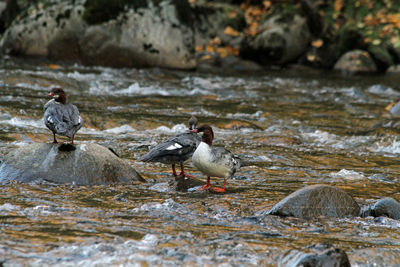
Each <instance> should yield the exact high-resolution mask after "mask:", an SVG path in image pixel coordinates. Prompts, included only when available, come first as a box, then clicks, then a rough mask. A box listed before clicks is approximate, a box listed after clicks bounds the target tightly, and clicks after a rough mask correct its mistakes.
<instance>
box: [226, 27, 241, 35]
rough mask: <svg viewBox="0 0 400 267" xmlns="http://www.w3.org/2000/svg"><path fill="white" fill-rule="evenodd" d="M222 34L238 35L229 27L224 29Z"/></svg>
mask: <svg viewBox="0 0 400 267" xmlns="http://www.w3.org/2000/svg"><path fill="white" fill-rule="evenodd" d="M224 33H225V34H226V35H230V36H239V33H238V32H237V31H236V30H235V29H234V28H232V27H231V26H228V27H226V28H225V30H224Z"/></svg>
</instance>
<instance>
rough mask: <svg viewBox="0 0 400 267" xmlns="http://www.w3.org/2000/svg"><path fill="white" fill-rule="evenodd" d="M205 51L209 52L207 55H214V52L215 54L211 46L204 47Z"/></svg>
mask: <svg viewBox="0 0 400 267" xmlns="http://www.w3.org/2000/svg"><path fill="white" fill-rule="evenodd" d="M206 51H207V52H209V53H214V52H215V49H214V47H213V46H211V45H206Z"/></svg>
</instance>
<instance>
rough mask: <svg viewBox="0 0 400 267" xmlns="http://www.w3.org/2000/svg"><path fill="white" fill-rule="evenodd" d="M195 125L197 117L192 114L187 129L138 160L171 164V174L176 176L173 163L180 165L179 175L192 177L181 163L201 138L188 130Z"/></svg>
mask: <svg viewBox="0 0 400 267" xmlns="http://www.w3.org/2000/svg"><path fill="white" fill-rule="evenodd" d="M196 125H197V118H196V117H195V116H192V117H191V118H190V119H189V131H187V132H184V133H180V134H177V135H175V136H174V137H172V138H170V139H168V140H167V141H165V142H163V143H161V144H158V145H157V146H155V147H154V148H152V149H151V150H150V151H149V152H148V153H147V154H146V155H144V156H142V157H141V158H140V159H139V160H140V161H143V162H161V163H165V164H171V165H172V174H173V175H174V176H175V177H176V176H178V175H177V173H176V170H175V164H180V165H181V173H180V174H179V176H185V177H193V176H191V175H188V174H186V173H185V169H184V166H183V163H184V162H185V161H186V160H188V159H189V158H190V157H191V156H192V154H193V152H194V151H195V150H196V147H197V146H198V145H199V143H200V141H201V139H200V137H199V136H198V135H197V134H195V133H191V132H190V130H194V129H195V128H196Z"/></svg>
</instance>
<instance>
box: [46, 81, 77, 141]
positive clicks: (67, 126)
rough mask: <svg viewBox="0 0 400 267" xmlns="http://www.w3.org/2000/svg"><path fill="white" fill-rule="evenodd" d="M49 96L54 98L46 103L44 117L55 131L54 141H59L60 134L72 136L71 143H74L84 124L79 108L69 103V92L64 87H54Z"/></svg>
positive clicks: (49, 126) (47, 124) (47, 125)
mask: <svg viewBox="0 0 400 267" xmlns="http://www.w3.org/2000/svg"><path fill="white" fill-rule="evenodd" d="M48 96H51V97H52V99H51V100H50V101H48V102H47V103H46V104H45V105H44V117H43V119H44V124H45V125H46V127H47V128H49V129H50V130H51V131H52V132H53V143H57V139H56V134H58V135H63V136H67V137H69V138H71V144H74V136H75V133H76V132H77V131H78V130H79V129H80V128H81V127H82V125H83V120H82V118H81V116H80V115H79V110H78V108H77V107H76V106H75V105H72V104H69V103H67V94H66V93H65V92H64V90H63V89H62V88H59V87H55V88H52V89H51V92H50V93H49V95H48Z"/></svg>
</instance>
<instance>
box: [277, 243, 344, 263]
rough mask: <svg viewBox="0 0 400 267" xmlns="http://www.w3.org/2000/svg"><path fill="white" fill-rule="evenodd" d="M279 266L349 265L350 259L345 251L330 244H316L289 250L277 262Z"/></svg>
mask: <svg viewBox="0 0 400 267" xmlns="http://www.w3.org/2000/svg"><path fill="white" fill-rule="evenodd" d="M279 266H280V267H292V266H293V267H294V266H307V267H314V266H315V267H317V266H318V267H322V266H340V267H350V266H351V265H350V261H349V259H348V257H347V254H346V252H345V251H343V250H341V249H339V248H335V247H333V246H332V245H330V244H316V245H312V246H310V247H307V248H305V249H304V251H300V250H296V249H294V250H290V251H289V252H287V253H286V254H285V255H284V256H283V259H282V260H281V261H280V262H279Z"/></svg>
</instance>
